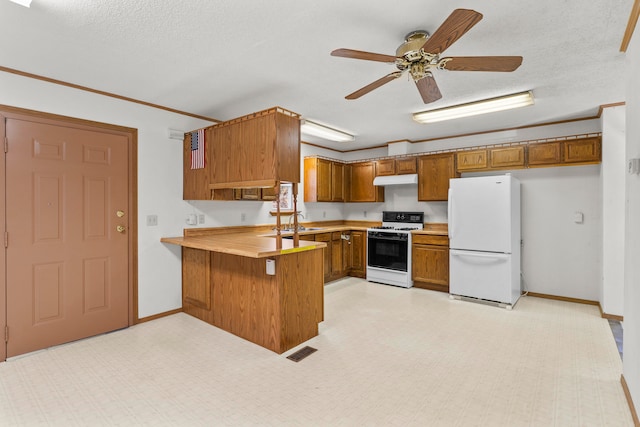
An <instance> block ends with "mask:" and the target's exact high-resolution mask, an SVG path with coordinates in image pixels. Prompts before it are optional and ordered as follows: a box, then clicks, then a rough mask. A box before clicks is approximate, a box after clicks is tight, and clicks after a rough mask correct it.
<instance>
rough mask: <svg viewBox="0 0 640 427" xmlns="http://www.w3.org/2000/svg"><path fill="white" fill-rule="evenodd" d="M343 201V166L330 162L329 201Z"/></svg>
mask: <svg viewBox="0 0 640 427" xmlns="http://www.w3.org/2000/svg"><path fill="white" fill-rule="evenodd" d="M344 200H345V199H344V164H342V163H338V162H331V201H332V202H344Z"/></svg>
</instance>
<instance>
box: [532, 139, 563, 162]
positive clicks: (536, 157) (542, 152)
mask: <svg viewBox="0 0 640 427" xmlns="http://www.w3.org/2000/svg"><path fill="white" fill-rule="evenodd" d="M527 151H528V152H529V161H528V165H529V166H530V167H535V166H550V165H559V164H560V163H561V162H562V151H561V150H560V143H559V142H547V143H544V144H530V145H529V147H528V148H527Z"/></svg>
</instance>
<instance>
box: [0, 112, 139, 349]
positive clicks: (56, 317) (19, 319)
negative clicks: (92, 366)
mask: <svg viewBox="0 0 640 427" xmlns="http://www.w3.org/2000/svg"><path fill="white" fill-rule="evenodd" d="M6 135H7V141H8V152H7V154H6V180H7V187H6V229H7V232H8V247H7V249H6V259H7V269H6V270H7V272H6V287H7V326H8V329H9V340H8V342H7V356H8V357H11V356H15V355H18V354H22V353H27V352H30V351H34V350H38V349H41V348H46V347H50V346H53V345H57V344H61V343H65V342H69V341H73V340H77V339H81V338H85V337H88V336H93V335H97V334H100V333H104V332H108V331H112V330H116V329H120V328H124V327H126V326H128V324H129V304H130V302H129V264H128V263H129V253H128V251H129V249H128V248H129V242H128V233H129V225H130V222H133V221H134V220H135V219H134V218H131V215H130V213H131V212H129V205H128V189H129V184H128V172H129V166H128V159H129V157H128V156H129V155H128V152H129V151H128V138H127V137H126V136H124V135H117V134H113V133H105V132H101V131H99V130H98V129H96V130H89V129H79V128H73V127H67V126H65V125H63V124H60V125H56V124H50V123H38V122H36V121H30V120H20V119H7V121H6ZM119 211H121V213H120V214H119ZM117 227H123V228H122V229H121V230H120V231H118V230H117Z"/></svg>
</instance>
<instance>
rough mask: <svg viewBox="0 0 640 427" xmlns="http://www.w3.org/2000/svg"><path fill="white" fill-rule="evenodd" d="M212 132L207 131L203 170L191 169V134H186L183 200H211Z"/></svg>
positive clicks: (184, 141)
mask: <svg viewBox="0 0 640 427" xmlns="http://www.w3.org/2000/svg"><path fill="white" fill-rule="evenodd" d="M211 143H212V141H211V130H210V129H207V130H205V160H204V165H205V167H204V168H203V169H191V133H186V134H185V136H184V140H183V151H182V153H183V156H182V157H183V162H182V171H183V174H182V199H183V200H211V197H212V194H211V190H210V189H209V184H210V183H211V176H210V168H209V163H208V161H209V159H210V158H211V156H210V154H209V150H210V148H211V147H210V146H211Z"/></svg>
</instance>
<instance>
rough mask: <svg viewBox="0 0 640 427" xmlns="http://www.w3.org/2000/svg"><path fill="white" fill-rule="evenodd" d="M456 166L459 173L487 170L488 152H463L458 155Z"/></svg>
mask: <svg viewBox="0 0 640 427" xmlns="http://www.w3.org/2000/svg"><path fill="white" fill-rule="evenodd" d="M456 164H457V165H458V170H459V171H466V170H476V169H486V168H487V166H489V164H488V162H487V150H473V151H461V152H459V153H456Z"/></svg>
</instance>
